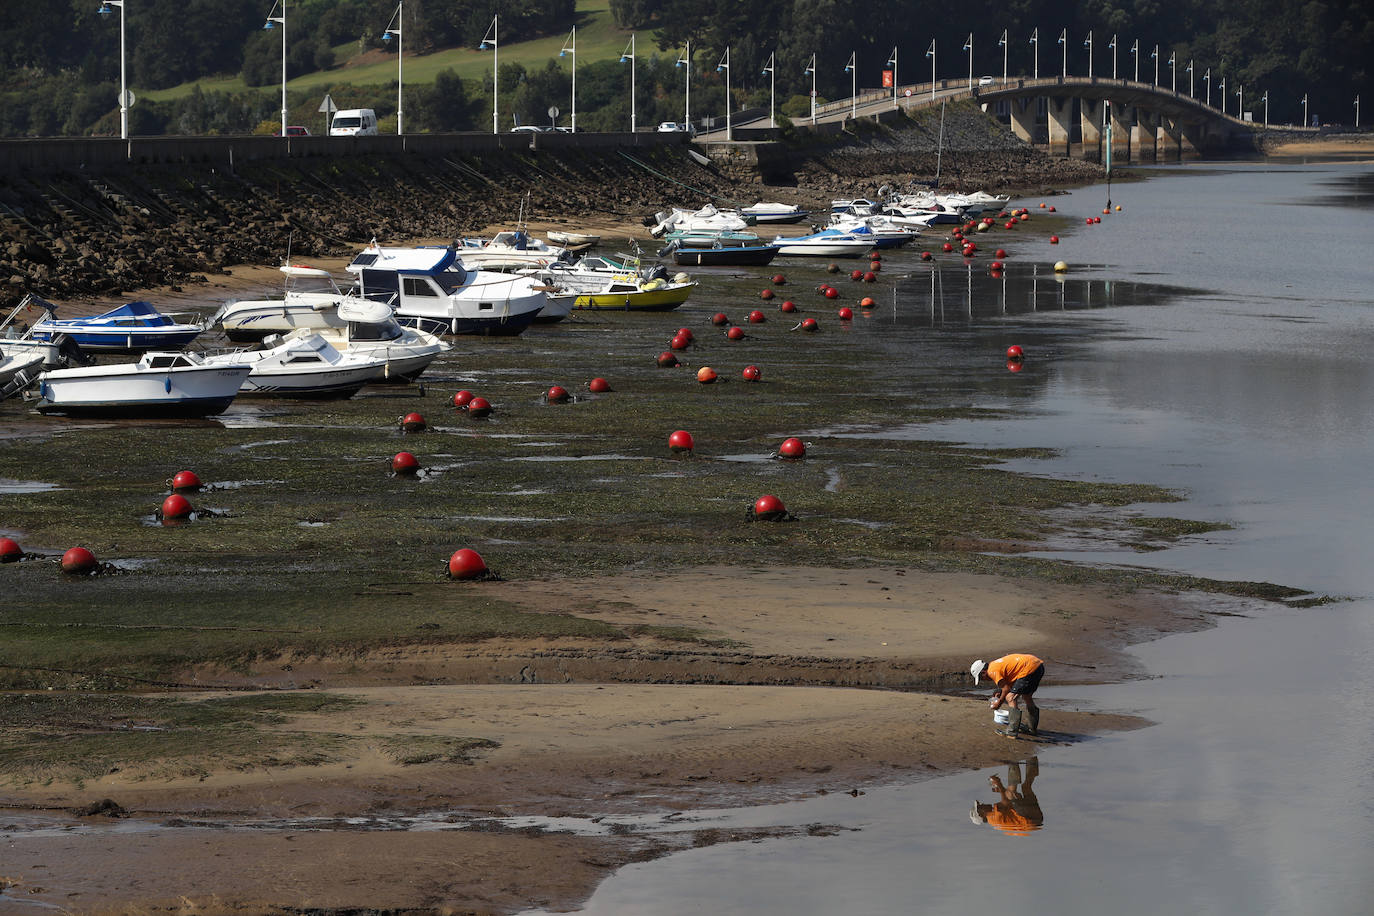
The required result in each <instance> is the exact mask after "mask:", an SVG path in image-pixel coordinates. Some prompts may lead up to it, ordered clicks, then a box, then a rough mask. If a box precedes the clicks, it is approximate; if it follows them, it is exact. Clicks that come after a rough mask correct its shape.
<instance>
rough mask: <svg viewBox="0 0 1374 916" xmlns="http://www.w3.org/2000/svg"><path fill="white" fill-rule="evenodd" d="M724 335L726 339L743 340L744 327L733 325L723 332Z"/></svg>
mask: <svg viewBox="0 0 1374 916" xmlns="http://www.w3.org/2000/svg"><path fill="white" fill-rule="evenodd" d="M725 337H726V339H727V340H743V339H744V328H742V327H740V326H739V325H735V326H734V327H733V328H731V329H730V330H728V331H726V332H725Z"/></svg>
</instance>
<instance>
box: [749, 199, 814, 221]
mask: <svg viewBox="0 0 1374 916" xmlns="http://www.w3.org/2000/svg"><path fill="white" fill-rule="evenodd" d="M739 212H740V215H741V216H743V217H744V218H745V219H750V218H752V219H753V221H754V222H755V223H759V224H762V223H799V222H801V221H802V220H804V219H806V217H808V216H810V215H811V211H810V210H803V209H802V208H801V207H799V206H797V205H796V204H780V203H776V202H773V201H763V200H761V201H759V202H758V203H756V204H754V205H753V206H751V207H740V211H739Z"/></svg>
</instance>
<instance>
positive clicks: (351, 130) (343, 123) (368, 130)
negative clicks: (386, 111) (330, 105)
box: [329, 108, 377, 137]
mask: <svg viewBox="0 0 1374 916" xmlns="http://www.w3.org/2000/svg"><path fill="white" fill-rule="evenodd" d="M329 136H331V137H375V136H377V112H375V111H373V110H372V109H371V108H347V109H344V110H343V111H336V112H334V120H333V121H331V122H330V124H329Z"/></svg>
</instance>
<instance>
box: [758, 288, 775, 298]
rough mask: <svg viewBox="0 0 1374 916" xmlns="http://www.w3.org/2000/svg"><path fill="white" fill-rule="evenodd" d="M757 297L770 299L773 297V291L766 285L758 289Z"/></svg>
mask: <svg viewBox="0 0 1374 916" xmlns="http://www.w3.org/2000/svg"><path fill="white" fill-rule="evenodd" d="M759 298H760V299H772V298H773V291H772V290H771V289H768V288H767V287H764V288H763V289H761V290H759Z"/></svg>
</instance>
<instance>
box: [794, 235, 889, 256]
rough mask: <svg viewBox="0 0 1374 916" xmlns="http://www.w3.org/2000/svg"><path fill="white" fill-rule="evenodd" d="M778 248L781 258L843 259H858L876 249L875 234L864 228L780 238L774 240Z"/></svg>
mask: <svg viewBox="0 0 1374 916" xmlns="http://www.w3.org/2000/svg"><path fill="white" fill-rule="evenodd" d="M773 244H774V245H777V246H778V255H779V256H788V255H792V256H796V255H801V256H805V257H841V258H857V257H859V256H860V255H863V254H866V253H868V252H870V251H872V250H873V249H874V247H875V246H874V244H873V233H872V232H868V231H866V230H864V229H862V228H860V229H853V230H849V231H845V232H842V231H840V230H838V229H822V230H821V231H820V232H815V233H812V234H811V235H801V236H795V237H793V238H787V237H786V236H781V235H780V236H778V237H777V238H776V239H774V240H773Z"/></svg>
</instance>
